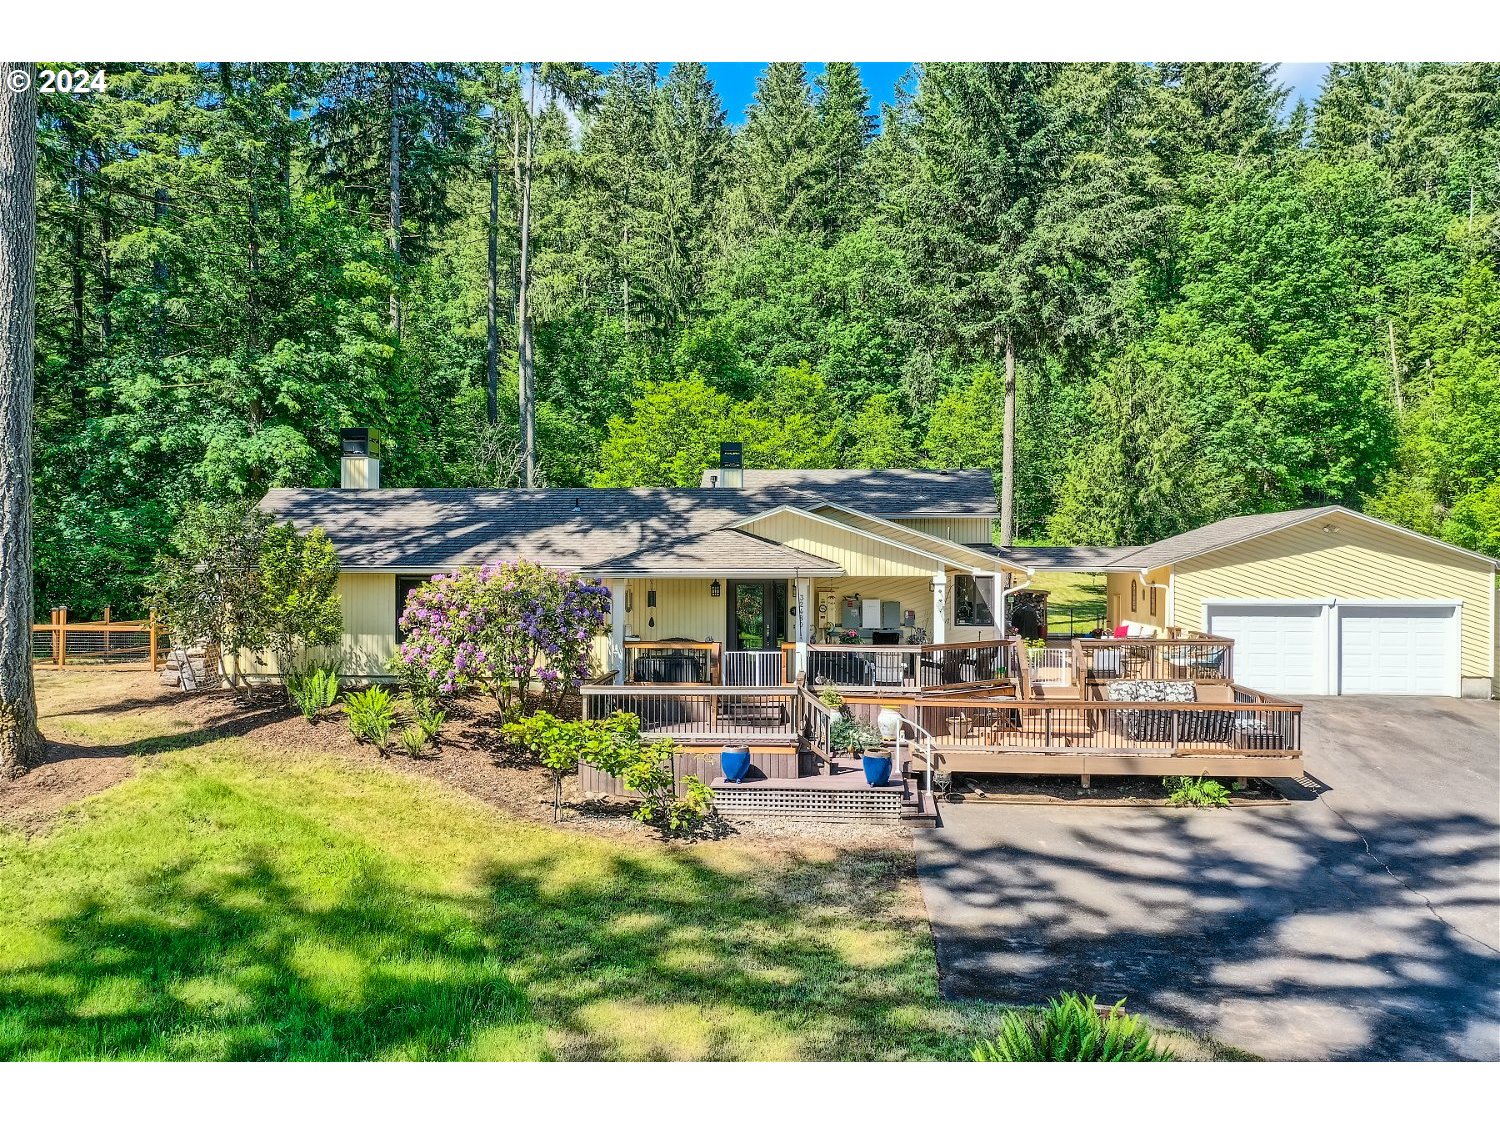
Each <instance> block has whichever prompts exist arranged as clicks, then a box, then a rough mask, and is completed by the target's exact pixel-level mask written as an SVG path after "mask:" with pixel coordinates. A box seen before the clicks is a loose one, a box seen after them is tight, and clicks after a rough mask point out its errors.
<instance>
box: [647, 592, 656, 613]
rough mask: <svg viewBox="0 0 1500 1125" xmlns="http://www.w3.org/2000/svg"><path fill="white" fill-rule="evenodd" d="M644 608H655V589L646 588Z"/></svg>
mask: <svg viewBox="0 0 1500 1125" xmlns="http://www.w3.org/2000/svg"><path fill="white" fill-rule="evenodd" d="M646 608H647V609H655V608H656V591H655V590H647V591H646Z"/></svg>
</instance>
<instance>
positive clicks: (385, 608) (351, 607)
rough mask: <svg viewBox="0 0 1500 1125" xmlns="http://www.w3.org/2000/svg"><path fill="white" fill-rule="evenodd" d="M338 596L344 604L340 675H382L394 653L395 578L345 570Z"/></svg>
mask: <svg viewBox="0 0 1500 1125" xmlns="http://www.w3.org/2000/svg"><path fill="white" fill-rule="evenodd" d="M339 597H340V598H341V599H342V600H343V603H344V645H343V652H342V653H341V655H342V657H343V660H344V675H346V676H383V675H386V674H387V670H386V663H387V662H388V661H389V660H390V658H391V655H392V654H393V653H394V652H395V651H396V576H395V575H394V574H358V573H351V572H349V571H345V572H344V573H342V574H340V575H339Z"/></svg>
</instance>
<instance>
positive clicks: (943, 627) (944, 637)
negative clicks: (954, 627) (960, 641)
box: [932, 570, 948, 645]
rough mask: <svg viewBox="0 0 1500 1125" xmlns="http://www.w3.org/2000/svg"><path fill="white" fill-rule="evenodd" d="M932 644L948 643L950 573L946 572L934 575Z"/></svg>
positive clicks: (937, 572)
mask: <svg viewBox="0 0 1500 1125" xmlns="http://www.w3.org/2000/svg"><path fill="white" fill-rule="evenodd" d="M932 643H933V644H935V645H943V644H947V643H948V572H947V571H944V570H938V571H934V572H933V575H932Z"/></svg>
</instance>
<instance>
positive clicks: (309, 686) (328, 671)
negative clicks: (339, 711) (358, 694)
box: [284, 663, 339, 723]
mask: <svg viewBox="0 0 1500 1125" xmlns="http://www.w3.org/2000/svg"><path fill="white" fill-rule="evenodd" d="M284 679H285V683H286V693H287V695H288V696H289V697H290V698H291V701H292V705H293V706H294V707H296V708H297V709H298V710H299V711H301V712H302V717H303V718H304V719H306V720H307V721H308V722H309V723H310V722H312V721H313V720H314V719H316V718H317V717H318V716H319V715H321V714H322V713H323V712H324V711H327V710H329V709H331V708H332V707H333V705H334V703H335V702H336V701H337V700H338V697H339V665H338V664H336V663H334V664H308V665H305V666H303V667H300V668H294V669H293V670H292V671H290V672H288V673H287V674H286V676H285V677H284Z"/></svg>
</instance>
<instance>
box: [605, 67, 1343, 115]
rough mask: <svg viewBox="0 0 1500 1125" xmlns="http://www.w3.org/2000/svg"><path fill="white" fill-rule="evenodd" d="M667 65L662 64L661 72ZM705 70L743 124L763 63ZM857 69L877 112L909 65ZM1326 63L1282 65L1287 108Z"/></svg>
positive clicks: (1307, 94) (1315, 82)
mask: <svg viewBox="0 0 1500 1125" xmlns="http://www.w3.org/2000/svg"><path fill="white" fill-rule="evenodd" d="M594 65H595V66H599V67H607V66H611V65H613V64H612V63H595V64H594ZM668 65H669V64H666V63H663V64H662V71H663V72H664V73H665V70H666V68H667V66H668ZM705 65H706V66H707V67H708V75H709V77H710V78H711V79H713V83H714V86H715V87H716V88H717V89H718V91H719V97H720V98H721V99H723V102H724V112H725V113H726V114H727V116H728V118H729V123H730V124H731V125H735V126H738V125H743V124H744V122H745V107H746V106H748V105H749V104H750V102H751V101H752V100H754V98H755V80H756V79H757V78H759V77H760V73H761V71H763V70H765V68H766V64H765V63H763V62H719V63H716V62H711V63H706V64H705ZM855 65H856V66H858V67H859V73H860V76H861V77H862V78H863V79H864V81H865V87H866V88H867V89H868V90H869V91H870V103H871V106H872V107H873V108H874V109H875V110H876V111H877V113H878V111H879V107H880V106H881V105H882V104H884V103H885V102H888V101H890V100H891V97H892V96H893V93H894V91H895V89H896V82H897V81H898V80H899V79H900V77H901V76H902V75H903V74H905V73H906V71H907V68H908V67H910V66H911V63H909V62H862V63H856V64H855ZM1327 65H1328V64H1327V63H1321V62H1315V63H1282V64H1281V70H1280V71H1279V72H1278V77H1279V78H1280V80H1281V82H1282V83H1283V84H1284V85H1287V86H1290V87H1292V94H1291V97H1289V98H1288V99H1287V108H1288V109H1291V107H1292V106H1293V105H1295V104H1296V103H1297V99H1298V98H1299V97H1301V98H1306V99H1307V101H1308V104H1311V103H1312V102H1313V100H1314V99H1315V98H1316V97H1317V96H1318V86H1319V84H1320V83H1321V82H1322V80H1323V70H1324V68H1325V67H1326V66H1327ZM822 69H823V65H822V63H809V64H808V70H809V71H810V72H811V73H812V74H814V75H816V74H818V73H820V72H821V71H822Z"/></svg>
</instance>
